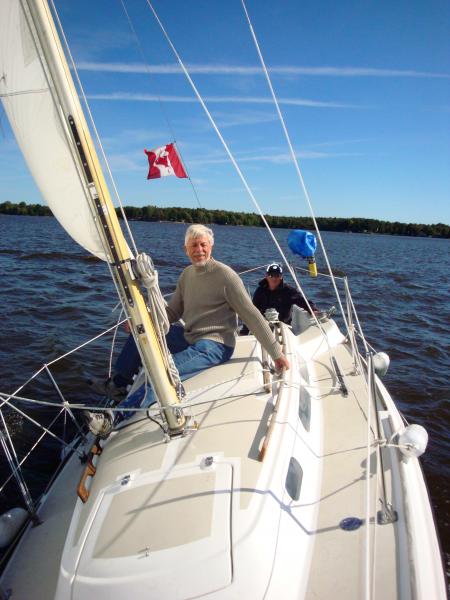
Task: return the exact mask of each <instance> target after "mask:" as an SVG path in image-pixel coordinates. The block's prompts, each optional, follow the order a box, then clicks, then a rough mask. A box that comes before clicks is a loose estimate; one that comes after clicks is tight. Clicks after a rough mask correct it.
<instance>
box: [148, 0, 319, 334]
mask: <svg viewBox="0 0 450 600" xmlns="http://www.w3.org/2000/svg"><path fill="white" fill-rule="evenodd" d="M146 2H147V5H148V7H149V9H150V10H151V12H152V13H153V16H154V17H155V19H156V21H157V23H158V25H159V27H160V28H161V31H162V33H163V35H164V37H165V38H166V41H167V43H168V44H169V46H170V48H171V49H172V51H173V53H174V55H175V57H176V59H177V61H178V64H179V65H180V67H181V69H182V71H183V73H184V75H185V76H186V79H187V80H188V82H189V84H190V85H191V87H192V89H193V91H194V93H195V95H196V96H197V100H198V101H199V102H200V104H201V106H202V108H203V110H204V111H205V113H206V116H207V117H208V119H209V122H210V123H211V126H212V127H213V129H214V131H215V132H216V134H217V136H218V138H219V140H220V141H221V143H222V146H223V147H224V149H225V151H226V153H227V154H228V157H229V159H230V160H231V162H232V164H233V166H234V168H235V169H236V171H237V174H238V175H239V178H240V179H241V182H242V184H243V186H244V188H245V190H246V191H247V193H248V195H249V196H250V199H251V200H252V202H253V204H254V205H255V207H256V210H257V211H258V214H259V216H260V217H261V219H262V221H263V223H264V225H265V227H266V229H267V231H268V233H269V235H270V237H271V238H272V241H273V243H274V244H275V246H276V248H277V250H278V252H279V254H280V256H281V257H282V259H283V262H284V264H285V265H286V268H287V269H288V271H289V273H290V274H291V277H292V279H293V280H294V282H295V284H296V286H297V288H298V289H299V291H300V292H301V294H302V295H303V298H304V299H305V302H306V305H307V306H308V309H309V311H310V313H311V315H312V316H313V317H314V319H315V321H316V323H317V325H318V326H319V328H320V330H321V331H322V333H324V331H323V328H322V326H321V325H320V323H319V321H318V320H317V318H316V317H315V315H314V311H313V310H312V307H311V305H310V303H309V301H308V298H307V297H306V294H305V292H304V291H303V289H302V287H301V285H300V283H299V281H298V279H297V276H296V275H295V272H294V270H293V268H292V267H291V265H290V263H289V261H288V259H287V257H286V255H285V253H284V252H283V250H282V248H281V246H280V244H279V243H278V240H277V239H276V237H275V235H274V234H273V232H272V230H271V228H270V225H269V224H268V222H267V220H266V218H265V216H264V213H263V211H262V210H261V207H260V206H259V204H258V201H257V200H256V198H255V196H254V194H253V192H252V190H251V189H250V186H249V185H248V183H247V180H246V179H245V177H244V174H243V173H242V171H241V169H240V167H239V165H238V164H237V162H236V159H235V158H234V156H233V154H232V152H231V150H230V148H229V147H228V144H227V143H226V141H225V139H224V138H223V136H222V134H221V132H220V130H219V128H218V127H217V125H216V122H215V121H214V118H213V116H212V115H211V113H210V112H209V110H208V107H207V106H206V104H205V102H204V100H203V98H202V96H201V94H200V92H199V91H198V89H197V87H196V85H195V83H194V81H193V80H192V78H191V76H190V75H189V72H188V70H187V69H186V67H185V65H184V63H183V61H182V59H181V57H180V55H179V54H178V52H177V49H176V48H175V46H174V44H173V43H172V40H171V39H170V37H169V34H168V33H167V31H166V29H165V27H164V25H163V23H162V22H161V20H160V18H159V16H158V14H157V12H156V10H155V9H154V7H153V5H152V3H151V2H150V0H146ZM324 336H325V339H327V336H326V335H325V334H324Z"/></svg>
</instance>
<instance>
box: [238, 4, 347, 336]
mask: <svg viewBox="0 0 450 600" xmlns="http://www.w3.org/2000/svg"><path fill="white" fill-rule="evenodd" d="M241 2H242V7H243V9H244V12H245V16H246V17H247V22H248V25H249V28H250V33H251V36H252V38H253V41H254V43H255V47H256V50H257V52H258V56H259V59H260V61H261V65H262V68H263V71H264V75H265V76H266V80H267V84H268V86H269V89H270V93H271V94H272V99H273V101H274V104H275V107H276V110H277V113H278V117H279V119H280V122H281V126H282V128H283V131H284V134H285V136H286V141H287V143H288V146H289V150H290V152H291V157H292V160H293V162H294V166H295V169H296V171H297V175H298V178H299V181H300V185H301V188H302V190H303V194H304V196H305V198H306V201H307V203H308V207H309V211H310V213H311V217H312V220H313V223H314V228H315V230H316V233H317V237H318V239H319V243H320V247H321V248H322V252H323V256H324V258H325V262H326V265H327V268H328V272H329V273H330V277H331V281H332V283H333V287H334V291H335V293H336V298H337V301H338V303H339V307H340V309H341V313H342V318H343V319H344V323H345V326H346V329H347V331H348V324H347V319H346V317H345V312H344V308H343V306H342V303H341V298H340V295H339V291H338V289H337V286H336V282H335V280H334V275H333V271H332V269H331V265H330V262H329V260H328V255H327V252H326V250H325V246H324V244H323V241H322V236H321V235H320V231H319V226H318V225H317V221H316V217H315V215H314V210H313V207H312V204H311V200H310V197H309V193H308V190H307V189H306V185H305V182H304V179H303V175H302V173H301V171H300V166H299V164H298V160H297V157H296V155H295V151H294V148H293V146H292V142H291V138H290V136H289V133H288V130H287V127H286V124H285V121H284V118H283V114H282V112H281V109H280V105H279V103H278V100H277V97H276V94H275V91H274V89H273V86H272V81H271V79H270V75H269V72H268V70H267V67H266V64H265V62H264V58H263V55H262V53H261V49H260V47H259V44H258V40H257V39H256V35H255V31H254V29H253V25H252V23H251V21H250V16H249V14H248V12H247V8H246V6H245V1H244V0H241ZM305 300H306V298H305Z"/></svg>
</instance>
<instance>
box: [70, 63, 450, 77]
mask: <svg viewBox="0 0 450 600" xmlns="http://www.w3.org/2000/svg"><path fill="white" fill-rule="evenodd" d="M77 68H78V69H79V70H80V71H103V72H110V73H130V74H132V73H151V74H154V75H175V74H181V73H182V70H181V67H180V66H179V65H178V64H176V63H173V64H164V65H146V64H143V63H102V62H80V63H78V64H77ZM186 68H187V70H188V71H189V73H190V74H194V75H195V74H198V75H233V76H235V75H262V73H263V71H262V68H261V67H258V66H253V67H246V66H239V65H221V64H216V65H214V64H211V65H199V64H191V65H189V64H188V65H186ZM269 72H270V73H271V74H273V75H291V76H292V75H295V76H301V75H309V76H315V77H413V78H414V77H419V78H432V79H450V74H449V73H434V72H426V71H415V70H414V69H375V68H372V67H328V66H325V67H299V66H281V67H271V68H270V69H269Z"/></svg>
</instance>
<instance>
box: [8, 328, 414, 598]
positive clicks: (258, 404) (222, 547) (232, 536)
mask: <svg viewBox="0 0 450 600" xmlns="http://www.w3.org/2000/svg"><path fill="white" fill-rule="evenodd" d="M325 329H326V330H327V332H328V337H329V340H330V345H331V346H332V347H333V348H334V354H335V356H336V359H337V360H338V363H339V365H340V368H341V371H342V373H343V375H344V378H345V383H346V385H347V388H348V390H349V394H348V396H347V397H344V396H343V394H342V393H341V391H340V390H339V389H338V386H337V381H336V378H335V375H334V372H333V369H332V367H331V362H330V353H329V351H328V349H327V347H326V345H325V344H324V343H323V341H321V340H320V337H319V335H318V330H317V329H316V328H315V327H311V328H310V329H309V330H308V331H306V332H305V333H304V334H302V336H301V337H300V344H297V341H298V340H297V339H296V338H294V336H292V335H290V334H289V335H288V345H287V353H288V357H289V360H290V362H291V369H290V370H289V371H288V372H287V378H286V381H285V385H284V389H283V394H282V397H281V402H280V407H279V410H278V413H277V417H276V423H277V424H276V427H275V428H274V432H273V435H272V438H271V440H270V444H269V447H268V451H267V453H266V456H265V459H264V461H263V462H260V461H259V460H258V454H259V450H260V448H261V445H262V442H263V439H264V437H265V434H266V431H267V425H268V422H269V420H270V415H271V413H272V410H273V404H274V401H275V398H276V396H277V387H278V386H277V385H274V386H273V388H274V389H273V393H267V392H265V391H264V386H263V375H262V363H261V359H260V356H259V346H258V345H257V344H256V342H255V340H254V338H253V337H251V336H249V337H247V338H240V339H239V340H238V344H237V349H236V352H235V354H234V356H233V358H232V360H231V361H229V362H228V363H226V364H225V365H222V366H220V367H215V368H214V369H210V370H208V371H205V372H203V373H201V374H200V375H198V376H197V377H194V378H192V379H191V380H190V381H189V382H186V384H187V385H186V388H187V391H188V397H189V400H191V401H192V402H194V403H197V405H196V406H194V407H193V408H192V409H191V410H192V414H193V419H194V420H195V421H196V422H197V423H198V430H196V431H194V432H193V433H191V434H189V435H187V436H185V437H179V438H177V439H173V440H172V441H171V442H170V443H165V441H164V437H163V434H162V431H161V429H160V428H159V427H158V426H157V425H156V424H155V423H153V422H151V421H149V420H148V419H147V418H142V415H141V416H136V417H135V418H134V421H132V422H130V423H129V424H128V425H127V426H126V427H124V428H123V429H121V430H119V431H117V432H115V433H113V434H112V435H111V436H110V438H109V439H108V440H107V442H106V443H105V448H104V451H103V453H102V455H101V456H100V457H99V460H98V465H97V467H98V468H97V473H96V475H95V477H94V478H93V479H92V486H91V489H90V496H89V499H88V501H87V502H86V504H84V505H83V504H82V503H81V501H78V502H76V486H77V484H78V480H79V477H80V474H81V469H82V467H81V466H80V464H79V461H78V459H74V460H72V461H71V462H70V463H69V464H68V466H67V467H66V469H65V470H64V472H63V473H62V475H61V477H60V478H59V479H58V480H57V481H56V483H55V485H54V488H53V492H52V494H51V495H50V497H49V498H48V499H47V501H46V502H45V503H44V505H43V507H42V510H41V513H40V515H41V518H42V519H43V521H44V523H43V524H42V525H40V526H39V527H36V528H32V529H31V530H30V532H29V535H28V536H27V537H26V538H24V539H23V541H22V542H21V543H20V545H19V546H18V548H17V549H16V552H15V556H14V560H13V561H12V562H11V563H10V565H9V567H8V569H7V570H6V571H5V573H4V575H3V578H2V582H1V583H2V587H3V589H4V590H6V589H8V588H10V589H12V591H13V596H12V598H14V600H28V599H30V598H33V600H49V599H51V598H53V597H56V598H57V599H58V600H65V599H67V600H68V599H69V598H70V600H90V599H91V598H92V599H94V598H95V600H118V599H122V598H123V599H125V598H131V597H132V598H136V599H139V598H154V599H157V600H163V599H170V600H172V599H178V600H187V599H188V598H199V597H202V598H214V599H215V600H228V599H235V598H236V599H238V598H239V599H241V598H251V599H255V600H256V599H259V598H261V599H262V598H266V599H268V600H279V598H283V600H290V599H292V600H294V599H295V600H297V599H300V598H307V599H308V600H313V599H316V598H320V599H321V600H322V599H324V600H327V599H334V598H345V599H346V600H353V599H354V600H359V599H361V598H363V597H364V593H365V588H366V585H367V584H366V571H365V568H366V533H367V529H366V527H365V518H366V515H365V512H366V483H365V477H366V460H367V449H366V445H367V397H366V391H365V386H364V382H363V379H362V377H361V376H360V375H353V374H352V373H353V365H352V363H351V355H350V353H349V351H348V348H347V346H346V345H345V344H343V343H342V340H343V338H342V336H341V334H340V333H339V332H338V330H337V328H336V326H335V325H334V323H333V322H329V323H327V324H326V325H325ZM200 403H201V404H200ZM389 456H396V455H395V454H392V455H391V454H388V455H387V457H386V458H387V459H388V458H389ZM209 461H212V463H211V464H209ZM292 462H297V464H298V465H299V472H300V475H299V476H298V473H297V479H296V478H295V476H294V477H293V479H292V477H291V482H292V481H294V484H295V485H294V486H293V487H294V488H295V486H296V485H297V487H298V490H299V497H298V498H294V499H293V498H292V497H290V495H289V493H291V494H292V489H290V492H289V493H288V491H287V472H288V466H289V465H291V463H292ZM391 467H392V465H390V463H389V462H387V463H386V464H385V475H386V482H387V487H388V491H389V493H390V494H391V481H390V475H391V470H392V469H391ZM373 469H374V460H373V452H372V459H371V477H370V481H371V514H372V515H373V514H374V505H375V501H376V498H377V497H378V496H377V495H376V489H375V483H376V482H375V479H376V477H375V475H374V474H373ZM391 495H392V494H391ZM75 505H76V506H75ZM74 507H75V512H74V515H73V518H72V519H71V514H72V511H73V509H74ZM376 508H377V509H378V508H379V506H377V507H376ZM395 509H396V510H397V512H398V515H399V520H398V522H397V523H395V524H388V525H382V526H376V525H375V524H374V522H373V519H372V521H371V524H370V534H371V541H370V545H369V548H370V560H369V565H370V569H371V571H373V573H374V576H373V578H372V576H371V575H370V584H369V588H371V589H373V590H374V594H373V596H372V597H373V598H378V599H383V600H386V599H387V600H389V599H391V598H411V597H414V594H413V593H412V592H411V587H410V583H409V576H408V575H405V573H408V568H407V565H408V560H409V555H408V551H407V541H406V540H405V535H404V515H403V513H404V510H403V502H402V500H401V498H400V501H398V500H396V502H395ZM349 517H352V518H358V519H361V520H362V521H363V522H364V523H363V525H362V526H361V527H359V528H358V529H356V530H354V531H345V530H343V529H342V528H341V527H340V524H341V522H342V521H343V519H346V518H349ZM375 533H376V535H374V534H375ZM375 540H376V543H375ZM64 544H65V545H64ZM63 546H64V550H63ZM62 550H63V552H62ZM61 552H62V560H61V564H59V558H60V557H61ZM37 568H38V569H39V577H37V578H36V577H35V571H36V569H37ZM402 573H403V574H402ZM55 594H56V596H55Z"/></svg>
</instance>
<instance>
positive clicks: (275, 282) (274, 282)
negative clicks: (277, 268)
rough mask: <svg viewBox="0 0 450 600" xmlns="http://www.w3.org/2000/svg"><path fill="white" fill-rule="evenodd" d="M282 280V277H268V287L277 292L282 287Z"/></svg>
mask: <svg viewBox="0 0 450 600" xmlns="http://www.w3.org/2000/svg"><path fill="white" fill-rule="evenodd" d="M281 280H282V277H281V275H275V274H274V275H266V281H267V285H268V286H269V289H270V290H271V291H272V292H273V290H276V289H277V287H278V286H279V285H280V283H281Z"/></svg>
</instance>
